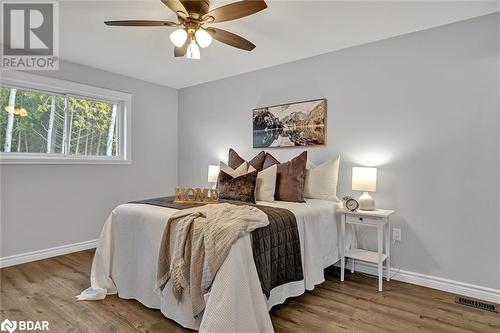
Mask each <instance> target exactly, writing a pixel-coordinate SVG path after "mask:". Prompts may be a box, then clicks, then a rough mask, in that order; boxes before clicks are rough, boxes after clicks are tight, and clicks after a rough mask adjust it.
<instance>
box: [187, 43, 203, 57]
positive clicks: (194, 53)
mask: <svg viewBox="0 0 500 333" xmlns="http://www.w3.org/2000/svg"><path fill="white" fill-rule="evenodd" d="M186 58H187V59H200V48H199V47H198V45H197V44H196V41H195V40H194V39H193V40H191V43H190V44H189V46H188V48H187V51H186Z"/></svg>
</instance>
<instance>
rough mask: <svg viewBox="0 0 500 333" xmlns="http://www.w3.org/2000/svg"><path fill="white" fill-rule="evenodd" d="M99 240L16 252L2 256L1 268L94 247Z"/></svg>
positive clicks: (0, 259)
mask: <svg viewBox="0 0 500 333" xmlns="http://www.w3.org/2000/svg"><path fill="white" fill-rule="evenodd" d="M98 242H99V240H98V239H93V240H89V241H85V242H80V243H74V244H68V245H62V246H57V247H52V248H50V249H44V250H38V251H33V252H26V253H21V254H15V255H13V256H8V257H3V258H0V268H3V267H9V266H14V265H19V264H24V263H27V262H31V261H36V260H41V259H46V258H51V257H57V256H61V255H63V254H68V253H73V252H78V251H84V250H88V249H93V248H95V247H97V243H98Z"/></svg>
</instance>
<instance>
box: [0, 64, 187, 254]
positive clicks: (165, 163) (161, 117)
mask: <svg viewBox="0 0 500 333" xmlns="http://www.w3.org/2000/svg"><path fill="white" fill-rule="evenodd" d="M36 74H43V75H47V76H51V77H55V78H59V79H63V80H69V81H74V82H79V83H84V84H89V85H92V86H97V87H103V88H109V89H113V90H119V91H124V92H128V93H131V94H132V98H133V100H132V122H131V126H132V160H133V161H132V164H131V165H0V168H1V171H0V175H1V255H0V257H6V256H10V255H15V254H20V253H24V252H28V251H35V250H41V249H47V248H50V247H55V246H61V245H66V244H72V243H76V242H82V241H88V240H92V239H96V238H98V237H99V232H100V231H101V228H102V225H103V224H104V222H105V221H106V218H107V217H108V215H109V213H110V212H111V210H112V209H113V208H114V207H115V206H117V205H119V204H121V203H125V202H127V201H129V200H133V199H140V198H145V197H154V196H160V195H165V194H171V193H173V189H174V187H175V185H176V182H177V163H176V161H177V110H178V106H177V90H175V89H171V88H167V87H163V86H159V85H155V84H151V83H147V82H144V81H140V80H135V79H131V78H128V77H124V76H120V75H116V74H111V73H108V72H103V71H100V70H97V69H93V68H89V67H85V66H80V65H76V64H72V63H62V64H61V66H60V70H59V71H58V72H37V73H36Z"/></svg>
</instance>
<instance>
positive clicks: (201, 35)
mask: <svg viewBox="0 0 500 333" xmlns="http://www.w3.org/2000/svg"><path fill="white" fill-rule="evenodd" d="M195 37H196V41H197V42H198V45H200V46H201V47H203V48H205V47H208V46H209V45H210V44H211V43H212V36H210V34H209V33H208V32H207V31H206V30H205V29H198V30H197V31H196V33H195Z"/></svg>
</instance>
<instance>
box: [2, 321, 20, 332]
mask: <svg viewBox="0 0 500 333" xmlns="http://www.w3.org/2000/svg"><path fill="white" fill-rule="evenodd" d="M16 328H17V322H15V321H10V320H9V319H5V320H4V321H2V323H1V324H0V330H2V332H4V331H8V332H9V333H12V332H14V331H15V330H16Z"/></svg>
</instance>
